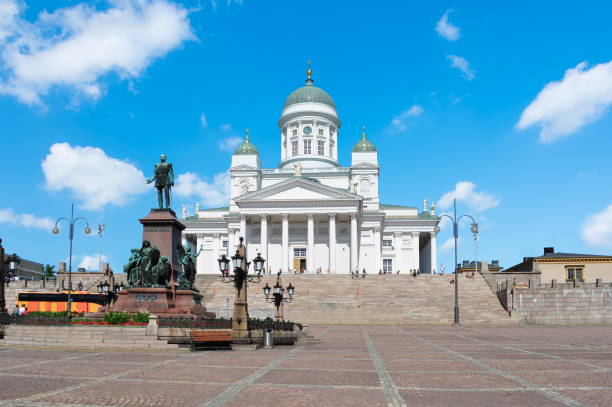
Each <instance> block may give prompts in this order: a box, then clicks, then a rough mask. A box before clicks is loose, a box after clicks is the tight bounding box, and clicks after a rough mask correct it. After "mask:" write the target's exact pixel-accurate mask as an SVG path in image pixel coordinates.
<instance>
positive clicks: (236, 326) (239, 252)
mask: <svg viewBox="0 0 612 407" xmlns="http://www.w3.org/2000/svg"><path fill="white" fill-rule="evenodd" d="M243 242H244V238H242V237H241V238H240V244H239V245H238V248H237V249H236V254H234V255H233V256H232V257H231V263H232V266H233V271H234V272H233V274H230V273H229V263H230V260H229V259H228V258H227V257H226V256H225V255H223V256H221V258H220V259H219V260H217V262H218V263H219V271H220V272H221V276H220V277H221V281H223V282H224V283H234V287H235V288H236V297H235V299H234V317H233V318H232V331H233V336H234V339H235V340H237V341H238V342H242V343H244V342H248V343H250V341H251V336H250V331H249V325H248V324H249V321H248V319H249V311H248V302H247V282H250V283H259V282H261V272H262V270H263V268H264V263H265V259H264V258H262V257H261V255H260V254H258V255H257V257H256V258H254V259H253V265H254V267H253V268H254V270H255V272H256V274H249V266H250V264H251V263H250V262H247V261H246V253H245V251H246V248H245V246H244V244H243Z"/></svg>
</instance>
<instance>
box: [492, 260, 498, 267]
mask: <svg viewBox="0 0 612 407" xmlns="http://www.w3.org/2000/svg"><path fill="white" fill-rule="evenodd" d="M491 265H492V266H493V267H499V260H491Z"/></svg>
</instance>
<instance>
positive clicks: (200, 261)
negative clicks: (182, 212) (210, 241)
mask: <svg viewBox="0 0 612 407" xmlns="http://www.w3.org/2000/svg"><path fill="white" fill-rule="evenodd" d="M203 245H204V235H203V234H201V233H198V234H197V243H196V246H197V248H198V250H200V247H202V246H203ZM205 268H206V267H205V265H204V254H202V255H201V256H198V258H197V260H196V273H198V274H202V273H205V272H206V270H205ZM208 271H209V272H214V270H208Z"/></svg>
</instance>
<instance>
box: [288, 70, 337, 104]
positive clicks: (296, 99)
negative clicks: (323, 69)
mask: <svg viewBox="0 0 612 407" xmlns="http://www.w3.org/2000/svg"><path fill="white" fill-rule="evenodd" d="M306 74H307V78H306V85H305V86H302V87H301V88H297V89H296V90H294V91H293V92H291V94H290V95H289V96H288V97H287V100H285V107H289V106H291V105H295V104H298V103H307V102H312V103H322V104H324V105H328V106H331V107H333V108H334V109H335V108H336V105H335V103H334V101H333V100H332V98H331V97H330V96H329V95H328V94H327V92H325V91H324V90H323V89H321V88H317V87H316V86H314V85H313V84H312V83H313V80H312V71H311V70H310V61H308V71H307V72H306Z"/></svg>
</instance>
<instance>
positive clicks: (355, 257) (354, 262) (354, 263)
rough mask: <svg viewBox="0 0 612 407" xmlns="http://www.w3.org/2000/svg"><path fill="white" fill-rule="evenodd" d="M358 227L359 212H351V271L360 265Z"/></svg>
mask: <svg viewBox="0 0 612 407" xmlns="http://www.w3.org/2000/svg"><path fill="white" fill-rule="evenodd" d="M357 229H358V227H357V214H356V213H351V271H352V270H355V267H359V263H358V262H359V242H358V240H357V238H358V230H357Z"/></svg>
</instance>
